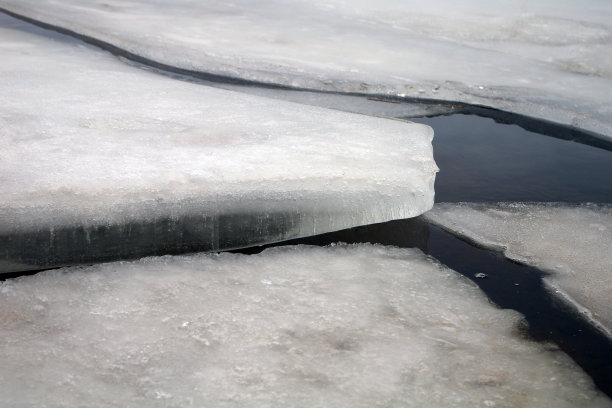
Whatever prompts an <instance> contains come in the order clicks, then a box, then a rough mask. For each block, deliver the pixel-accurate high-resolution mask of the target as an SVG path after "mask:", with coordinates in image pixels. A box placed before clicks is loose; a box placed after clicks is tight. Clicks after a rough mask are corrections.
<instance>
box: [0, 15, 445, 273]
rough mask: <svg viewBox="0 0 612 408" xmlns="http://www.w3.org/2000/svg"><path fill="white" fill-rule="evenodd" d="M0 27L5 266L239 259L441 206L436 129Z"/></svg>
mask: <svg viewBox="0 0 612 408" xmlns="http://www.w3.org/2000/svg"><path fill="white" fill-rule="evenodd" d="M0 22H2V26H1V27H0V60H2V64H0V77H1V78H2V81H0V189H1V190H2V194H1V195H0V243H1V244H2V245H1V246H2V249H3V257H4V260H9V261H13V262H21V263H25V264H39V263H40V262H39V261H41V259H42V260H45V259H46V260H47V261H49V262H55V264H62V263H65V262H67V261H69V262H75V261H76V262H81V261H88V260H91V259H109V258H113V257H114V259H117V257H118V256H130V255H131V256H134V255H139V254H140V255H142V254H147V253H148V254H152V253H156V252H157V251H160V250H163V251H165V252H168V251H169V252H177V251H184V250H203V249H220V248H232V247H241V246H245V245H253V244H259V243H264V242H271V241H277V240H282V239H288V238H291V237H298V236H305V235H310V234H316V233H323V232H327V231H332V230H337V229H342V228H347V227H350V226H356V225H362V224H368V223H375V222H381V221H386V220H390V219H394V218H406V217H412V216H416V215H418V214H420V213H422V212H424V211H427V210H428V209H429V208H431V206H432V204H433V182H434V177H435V172H436V171H437V168H436V166H435V163H434V161H433V157H432V147H431V138H432V136H433V132H432V130H431V128H429V127H427V126H423V125H417V124H409V123H404V122H400V121H393V120H384V119H377V118H370V117H367V116H362V115H355V114H347V113H342V112H338V111H334V110H328V109H322V108H314V107H309V106H304V105H299V104H293V103H289V102H280V101H274V100H271V99H266V98H260V97H255V96H248V95H244V94H241V93H236V92H230V91H225V90H219V89H214V88H210V87H206V86H202V85H195V84H190V83H186V82H182V81H176V80H172V79H168V78H164V77H162V76H159V75H156V74H154V73H150V72H147V71H144V70H140V69H136V68H133V67H130V66H128V65H126V64H123V63H121V62H120V61H118V60H117V59H116V58H115V57H113V56H112V55H110V54H107V53H105V52H101V51H98V50H95V49H93V48H91V47H88V46H83V45H80V44H79V43H78V42H76V41H66V40H64V41H62V40H61V39H56V40H54V39H51V38H45V37H42V36H40V35H36V33H35V32H34V33H27V32H24V31H21V30H20V26H23V25H25V23H15V20H13V19H11V18H9V17H6V16H5V17H2V18H1V19H0ZM34 31H36V30H34ZM38 31H42V30H38ZM62 259H63V260H62ZM41 265H48V264H44V262H43V263H42V264H41ZM26 267H27V265H26Z"/></svg>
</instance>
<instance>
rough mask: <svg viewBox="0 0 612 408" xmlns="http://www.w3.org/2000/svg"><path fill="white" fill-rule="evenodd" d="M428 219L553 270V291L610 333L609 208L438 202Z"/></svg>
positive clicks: (550, 281) (611, 210)
mask: <svg viewBox="0 0 612 408" xmlns="http://www.w3.org/2000/svg"><path fill="white" fill-rule="evenodd" d="M426 218H427V219H429V220H430V221H433V222H434V223H436V224H438V225H440V226H442V227H443V228H445V229H447V230H449V231H451V232H453V233H455V234H459V235H461V236H464V237H467V238H469V239H470V240H472V241H474V242H476V243H478V244H480V245H484V246H487V247H492V248H495V249H500V250H503V251H504V254H505V255H506V256H507V257H508V258H510V259H514V260H517V261H520V262H523V263H526V264H529V265H534V266H537V267H538V268H541V269H543V270H545V271H549V272H551V274H550V275H548V276H547V277H546V278H544V281H545V282H546V283H547V284H548V286H549V287H550V288H551V291H552V292H553V293H555V294H557V295H558V296H560V297H562V298H565V300H567V301H570V302H572V303H574V304H575V305H576V306H578V307H579V308H581V309H582V310H583V312H585V313H587V314H588V315H589V317H590V318H592V319H593V320H594V321H595V322H596V323H598V324H599V325H600V327H601V328H602V329H603V330H604V331H605V332H607V334H608V335H609V336H610V335H612V303H611V294H612V207H611V206H610V205H579V206H569V205H561V204H523V203H501V204H476V203H460V204H447V203H442V204H436V206H435V207H434V209H433V210H432V211H430V212H428V213H427V214H426Z"/></svg>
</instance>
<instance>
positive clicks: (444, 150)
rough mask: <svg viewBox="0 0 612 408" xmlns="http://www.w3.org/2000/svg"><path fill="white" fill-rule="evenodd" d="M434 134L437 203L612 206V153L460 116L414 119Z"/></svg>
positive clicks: (509, 126)
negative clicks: (429, 127)
mask: <svg viewBox="0 0 612 408" xmlns="http://www.w3.org/2000/svg"><path fill="white" fill-rule="evenodd" d="M411 120H413V121H415V122H419V123H425V124H427V125H429V126H431V127H432V128H433V129H434V132H435V136H434V140H433V146H434V157H435V159H436V163H437V164H438V166H439V167H440V172H439V173H438V175H437V176H436V185H435V190H436V202H457V201H555V202H566V203H580V202H595V203H612V152H610V151H607V150H604V149H601V148H597V147H593V146H589V145H585V144H581V143H576V142H574V141H569V140H563V139H558V138H555V137H552V136H545V135H542V134H539V133H535V132H531V131H527V130H525V129H523V128H521V127H519V126H517V125H509V124H501V123H496V122H495V121H494V120H493V119H489V118H483V117H479V116H475V115H463V114H455V115H450V116H439V117H434V118H416V119H411Z"/></svg>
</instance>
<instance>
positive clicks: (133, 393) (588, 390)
mask: <svg viewBox="0 0 612 408" xmlns="http://www.w3.org/2000/svg"><path fill="white" fill-rule="evenodd" d="M519 320H520V316H519V315H518V314H517V313H516V312H513V311H510V310H502V309H498V308H496V307H495V306H494V305H492V304H491V303H490V302H489V301H488V300H487V299H486V297H485V296H484V294H483V293H482V292H480V290H478V288H477V287H476V286H475V285H474V284H473V283H471V282H470V281H469V280H468V279H467V278H465V277H463V276H461V275H459V274H457V273H456V272H454V271H452V270H450V269H447V268H445V267H443V266H442V265H440V264H438V263H436V262H435V261H433V260H431V259H430V258H428V257H426V256H424V255H423V254H422V253H421V252H419V251H418V250H414V249H399V248H393V247H383V246H372V245H367V244H364V245H355V246H350V245H336V246H331V247H308V246H297V247H277V248H274V249H268V250H266V251H264V252H263V253H261V254H258V255H251V256H247V255H238V254H229V253H222V254H219V255H213V254H208V255H206V254H198V255H191V256H176V257H172V256H165V257H160V258H145V259H142V260H139V261H134V262H117V263H109V264H103V265H98V266H92V267H86V268H83V267H81V268H66V269H61V270H52V271H46V272H43V273H40V274H37V275H35V276H29V277H21V278H18V279H13V280H9V281H5V282H2V283H0V399H1V400H2V402H3V404H5V405H6V406H15V407H17V406H43V405H45V406H99V407H105V406H122V407H131V406H139V407H141V406H148V407H156V406H164V407H168V406H172V407H174V406H176V407H186V406H196V407H202V406H215V407H225V406H257V407H271V406H284V407H372V406H385V407H395V406H397V407H426V406H435V407H457V406H460V407H479V406H485V407H486V406H488V407H492V406H495V407H517V406H521V407H551V406H554V407H577V406H589V407H609V406H611V401H610V400H609V399H608V398H607V397H605V396H604V395H603V394H601V393H600V392H598V391H595V389H594V388H593V384H592V382H591V380H590V379H589V378H588V377H587V376H586V375H585V374H584V373H583V372H582V371H581V370H580V369H579V368H578V367H577V366H576V364H575V363H574V362H573V361H572V360H571V359H570V358H569V357H568V356H566V355H565V354H564V353H562V352H561V351H559V350H558V349H556V348H555V347H553V346H551V345H545V344H539V343H534V342H532V341H530V340H527V339H525V338H523V337H522V336H520V335H519V332H518V331H517V327H516V324H517V322H518V321H519Z"/></svg>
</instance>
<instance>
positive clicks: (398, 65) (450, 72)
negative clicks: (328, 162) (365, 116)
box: [0, 0, 612, 138]
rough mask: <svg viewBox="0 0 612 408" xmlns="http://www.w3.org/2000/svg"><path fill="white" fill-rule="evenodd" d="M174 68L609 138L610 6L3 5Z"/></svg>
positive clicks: (13, 0)
mask: <svg viewBox="0 0 612 408" xmlns="http://www.w3.org/2000/svg"><path fill="white" fill-rule="evenodd" d="M0 7H2V8H4V9H7V10H11V11H13V12H15V13H18V14H21V15H25V16H28V17H31V18H33V19H37V20H39V21H43V22H45V23H49V24H53V25H56V26H60V27H63V28H66V29H69V30H72V31H74V32H76V33H78V34H80V35H84V36H89V37H92V38H95V39H96V40H99V41H102V42H104V43H107V44H111V45H113V46H116V47H119V48H122V49H123V50H125V51H127V52H130V53H132V54H135V55H138V56H139V57H142V58H145V59H147V60H149V62H156V63H162V64H166V65H168V66H171V67H176V68H181V69H186V70H192V71H198V72H206V73H211V74H217V75H223V76H228V77H232V78H239V79H243V80H252V81H257V82H265V83H274V84H281V85H286V86H291V87H298V88H311V89H319V90H321V89H324V90H332V91H341V92H362V93H363V92H365V93H377V94H387V93H388V94H393V95H402V96H410V97H427V98H434V99H443V100H447V101H457V100H459V101H464V102H470V103H476V104H481V105H485V106H491V107H494V108H498V109H503V110H506V111H511V112H516V113H521V114H525V115H528V116H535V117H538V118H543V119H547V120H552V121H555V122H558V123H562V124H566V125H571V126H577V127H580V128H582V129H585V130H590V131H595V132H598V133H600V134H601V135H603V136H604V137H607V138H610V137H612V122H611V119H610V118H612V104H611V103H610V97H609V90H610V89H612V59H610V58H609V55H612V41H611V38H612V5H611V3H610V2H609V1H607V0H591V1H589V2H588V3H584V2H576V1H572V0H541V1H537V2H522V3H520V4H519V3H516V2H508V3H505V2H486V1H480V0H470V1H463V2H461V7H457V3H456V2H453V1H450V0H443V1H436V2H417V1H397V0H384V1H377V2H376V3H375V4H374V3H371V2H363V1H361V2H357V1H350V2H345V1H341V0H333V1H311V0H308V1H305V0H290V1H266V2H261V1H259V2H253V1H244V0H240V1H233V2H229V3H219V2H216V1H197V2H196V1H192V0H175V1H172V2H167V1H163V0H132V1H130V2H129V3H126V2H125V1H114V0H108V1H104V2H98V1H95V2H94V1H86V2H84V1H83V0H63V1H61V2H57V1H53V0H0Z"/></svg>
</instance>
